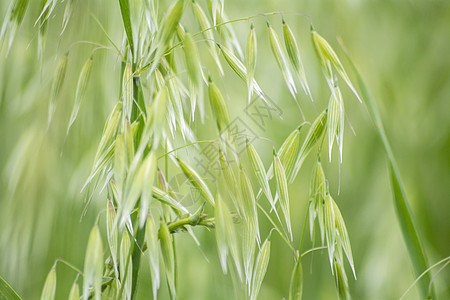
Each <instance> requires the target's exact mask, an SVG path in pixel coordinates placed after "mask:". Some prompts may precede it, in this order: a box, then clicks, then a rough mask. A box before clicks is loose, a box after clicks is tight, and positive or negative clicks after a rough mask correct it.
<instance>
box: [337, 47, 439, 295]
mask: <svg viewBox="0 0 450 300" xmlns="http://www.w3.org/2000/svg"><path fill="white" fill-rule="evenodd" d="M340 43H341V46H342V48H343V50H344V52H345V54H346V56H347V58H348V60H349V62H350V64H351V66H352V68H353V72H354V74H355V75H356V78H357V81H358V86H359V89H360V90H361V93H362V98H363V99H364V101H365V103H366V105H367V109H368V111H369V114H370V116H371V118H372V121H373V122H374V123H375V127H376V129H377V131H378V134H379V136H380V139H381V142H382V143H383V147H384V150H385V151H386V155H387V157H388V162H389V169H390V174H391V184H392V190H393V196H394V197H393V200H394V206H395V210H396V213H397V219H398V221H399V223H400V227H401V230H402V234H403V238H404V240H405V243H406V246H407V249H408V252H409V256H410V259H411V262H412V264H413V267H414V271H415V273H416V276H420V275H421V274H422V272H423V271H424V270H426V269H427V265H428V264H427V261H426V258H425V251H424V250H423V247H422V245H421V243H420V239H419V234H418V232H417V230H416V226H415V225H414V220H413V216H412V212H411V208H410V207H409V203H408V199H407V196H406V191H405V188H404V185H403V183H402V180H401V178H400V171H399V170H398V167H397V162H396V160H395V157H394V153H393V152H392V148H391V145H390V143H389V140H388V138H387V135H386V131H385V130H384V126H383V123H382V121H381V117H380V114H379V113H378V109H377V107H376V104H375V101H374V100H373V98H372V97H371V94H370V92H369V89H368V87H367V86H366V84H365V82H364V80H363V78H362V76H361V74H360V73H359V71H358V69H357V67H356V65H355V64H354V63H353V61H352V60H351V58H350V55H349V54H348V51H346V48H345V46H344V45H343V43H342V41H340ZM430 281H431V278H430V275H429V274H426V275H424V279H423V280H422V281H421V282H420V285H419V286H420V291H421V294H422V298H423V299H425V298H427V297H428V286H429V285H430ZM431 298H432V299H436V296H435V292H434V288H432V289H431Z"/></svg>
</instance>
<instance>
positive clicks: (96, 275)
mask: <svg viewBox="0 0 450 300" xmlns="http://www.w3.org/2000/svg"><path fill="white" fill-rule="evenodd" d="M102 276H103V245H102V237H101V236H100V229H99V228H98V226H97V225H95V226H94V227H93V228H92V230H91V234H90V235H89V241H88V244H87V247H86V255H85V259H84V281H83V299H88V298H89V294H90V289H91V287H93V291H94V296H95V300H100V299H101V293H102V291H101V285H102Z"/></svg>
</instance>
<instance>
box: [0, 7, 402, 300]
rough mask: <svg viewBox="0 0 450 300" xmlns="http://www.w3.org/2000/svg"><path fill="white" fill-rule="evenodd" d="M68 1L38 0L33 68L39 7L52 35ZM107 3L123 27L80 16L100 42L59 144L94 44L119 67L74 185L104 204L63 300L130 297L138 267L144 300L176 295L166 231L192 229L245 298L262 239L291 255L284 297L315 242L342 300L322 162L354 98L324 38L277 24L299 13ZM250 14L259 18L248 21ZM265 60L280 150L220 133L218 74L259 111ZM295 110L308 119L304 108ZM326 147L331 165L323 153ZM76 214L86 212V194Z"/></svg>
mask: <svg viewBox="0 0 450 300" xmlns="http://www.w3.org/2000/svg"><path fill="white" fill-rule="evenodd" d="M76 2H77V1H74V0H65V1H56V0H44V1H42V6H41V11H40V13H39V16H38V17H37V19H36V20H35V26H36V27H37V33H38V34H37V39H38V45H39V47H38V52H39V53H38V57H39V59H40V60H41V62H42V61H43V59H44V57H45V55H44V53H45V51H46V47H45V45H46V36H47V31H48V26H49V25H51V24H49V22H50V21H51V20H52V17H53V15H55V14H57V13H63V23H62V25H61V29H60V31H61V35H62V36H64V34H66V32H67V29H66V28H69V27H70V26H71V19H70V17H71V14H72V12H71V10H72V9H73V6H74V5H75V4H76ZM27 4H28V1H24V0H15V1H13V3H12V8H11V9H10V10H9V12H8V17H7V18H6V19H5V21H4V25H3V27H2V31H1V36H0V37H1V41H2V42H3V43H6V46H5V47H7V50H8V51H9V49H10V47H11V44H12V42H13V38H14V34H15V32H16V30H17V27H18V26H19V25H20V23H21V21H22V19H23V15H24V13H25V10H26V8H27ZM108 4H111V5H113V2H111V3H108ZM105 5H106V4H105ZM114 5H117V7H118V8H119V9H120V16H121V19H120V20H116V21H117V22H119V21H120V22H121V23H122V24H123V27H122V28H123V41H122V42H121V43H117V42H116V41H113V39H112V38H111V37H110V35H109V33H108V32H107V31H106V30H105V29H104V27H103V26H102V24H101V22H100V21H99V20H98V19H97V18H96V17H95V16H94V15H92V16H91V17H92V18H94V19H95V22H96V23H97V25H98V26H99V28H101V29H102V31H103V34H104V35H105V36H106V38H107V40H108V41H109V43H110V45H108V46H99V47H98V48H95V49H93V50H92V52H91V54H90V55H89V56H87V57H85V58H84V61H85V63H84V65H83V66H82V68H81V72H80V73H79V76H78V81H77V84H76V89H75V90H74V93H73V94H74V98H73V109H72V112H71V114H70V117H69V119H68V120H67V126H66V134H67V139H70V138H71V132H72V130H73V127H74V126H76V123H77V122H79V120H78V119H79V115H80V114H81V113H82V107H83V105H85V104H86V103H84V102H85V101H84V100H85V98H86V93H87V91H88V86H89V84H90V81H91V73H93V72H94V71H95V68H96V64H98V63H100V62H97V55H98V54H97V53H98V50H102V49H107V50H109V51H112V52H113V53H114V54H115V55H116V56H117V66H111V71H113V70H114V68H116V67H117V68H118V69H120V85H119V87H117V89H118V91H119V98H118V99H110V101H113V102H114V103H113V104H114V108H113V109H112V111H111V112H110V114H109V117H108V118H107V120H106V122H105V125H104V129H103V133H102V136H101V138H100V140H99V142H98V147H97V151H96V153H95V158H94V160H93V163H92V169H91V172H90V174H89V176H88V178H87V180H86V182H85V184H84V186H83V187H82V186H80V189H82V190H83V191H86V192H87V193H88V197H87V198H88V199H91V197H90V195H92V194H93V193H95V192H97V191H103V195H105V198H104V204H103V206H104V208H105V209H104V210H103V211H101V212H99V214H98V218H97V221H96V223H95V224H94V225H93V227H92V230H91V233H90V236H89V237H86V240H87V247H86V252H85V259H84V267H83V269H82V270H79V269H77V268H75V267H72V269H73V270H74V271H75V273H76V274H74V276H73V279H74V284H73V286H72V288H71V290H70V291H67V295H68V297H69V299H79V298H82V299H136V297H137V291H138V289H139V288H140V286H139V284H138V281H140V272H141V269H142V268H147V269H148V270H150V274H151V280H149V282H148V285H147V287H150V286H151V290H152V295H153V298H154V299H156V298H158V293H159V292H160V289H161V288H162V286H166V287H167V289H168V293H169V295H170V298H171V299H176V298H177V283H178V282H179V281H181V280H185V279H184V278H183V276H181V275H180V274H179V272H178V268H177V265H178V264H177V260H178V255H177V252H178V253H179V252H180V251H183V249H180V248H179V247H177V235H180V234H188V235H190V236H191V237H192V239H193V240H194V241H195V243H197V244H198V245H199V247H201V246H200V243H199V239H198V238H197V236H196V234H197V233H198V231H199V230H204V229H206V230H208V231H209V233H210V235H211V236H213V238H215V240H216V243H217V253H218V260H219V262H220V266H221V268H222V270H223V272H224V273H230V274H231V276H232V277H233V278H234V280H233V282H234V285H235V288H236V291H237V297H239V298H242V299H257V298H258V295H259V293H260V290H261V286H262V285H264V277H265V274H266V271H267V269H268V267H269V265H270V257H271V244H272V243H273V236H275V235H279V236H280V237H281V241H282V242H283V243H284V244H285V247H286V248H287V249H289V251H290V253H291V254H292V259H291V262H292V263H291V268H290V270H287V272H290V273H291V274H292V276H291V280H290V285H289V290H286V291H285V297H286V299H301V298H302V292H303V288H305V289H307V288H308V287H307V286H304V285H303V257H304V256H305V255H308V254H310V253H312V252H315V251H321V250H324V251H326V252H327V253H328V261H329V265H330V272H331V274H332V275H333V276H334V279H335V283H336V291H337V293H336V298H338V299H350V289H349V278H354V279H356V274H357V268H356V266H355V262H354V260H353V254H352V248H351V243H350V239H351V238H350V235H349V233H348V231H347V228H346V225H345V221H344V218H343V216H342V214H341V211H340V208H339V203H338V202H337V201H336V200H335V199H336V196H337V195H333V194H332V192H331V189H330V187H329V181H328V180H327V174H326V173H325V170H324V168H323V166H322V161H327V163H333V164H342V163H343V161H342V158H343V151H344V147H343V146H344V128H345V127H346V120H345V117H346V114H345V109H344V102H349V103H348V104H347V105H354V104H357V103H358V102H357V101H354V100H359V101H360V102H361V97H360V95H359V93H358V91H357V90H356V88H355V86H354V85H353V83H352V81H351V80H350V76H349V74H348V73H347V72H346V70H345V68H344V66H343V64H342V62H341V60H340V59H339V57H338V55H337V54H336V52H335V51H334V50H333V48H332V47H331V46H330V44H329V43H328V42H327V41H326V39H325V38H324V37H322V36H321V35H320V34H319V33H318V31H317V30H316V28H314V27H313V25H312V24H311V29H310V36H309V37H296V34H295V31H294V30H293V29H292V28H291V27H290V26H289V22H288V21H289V18H304V16H302V15H300V14H294V15H286V16H280V15H279V14H278V13H276V12H271V13H266V14H264V15H255V16H250V17H245V18H240V19H233V20H230V19H228V17H227V16H226V14H225V10H224V1H219V0H209V1H208V3H207V5H203V3H201V2H197V1H188V0H176V1H172V3H170V5H169V6H168V7H167V9H164V10H163V9H162V7H163V6H164V7H165V6H166V3H164V4H163V3H160V1H158V0H145V1H134V0H119V1H117V2H114ZM86 13H88V12H86ZM261 20H262V21H265V23H266V24H265V26H259V25H258V22H259V21H261ZM236 24H241V25H242V24H247V25H248V29H247V31H248V34H246V35H245V36H246V37H247V38H246V39H245V40H240V39H238V35H237V34H236V32H235V27H234V26H235V25H236ZM278 28H282V30H278ZM257 33H258V34H257ZM298 40H301V44H304V43H311V45H312V46H313V47H314V49H315V52H316V56H315V57H308V59H309V60H316V61H317V62H318V63H319V64H320V66H321V69H322V73H323V75H324V76H323V79H324V82H326V84H327V86H328V90H327V92H326V94H327V95H328V98H327V99H318V97H317V96H315V95H314V94H315V91H314V90H313V89H311V88H310V86H309V84H308V81H309V78H308V76H307V75H308V72H307V70H306V69H305V67H304V64H303V61H302V59H303V56H302V55H301V51H302V48H301V47H300V45H301V44H299V43H298ZM73 42H74V43H76V42H77V41H73ZM94 43H95V41H92V44H94ZM266 45H267V46H268V47H270V48H269V49H270V52H271V54H272V57H267V58H265V59H263V58H262V57H260V56H258V49H260V47H264V46H266ZM66 50H67V51H69V50H70V49H66ZM59 60H60V62H59V63H58V66H57V68H56V70H55V72H54V73H55V75H54V79H53V81H52V84H51V93H50V95H49V101H48V117H47V124H48V125H47V126H52V119H53V118H54V113H55V107H57V106H58V97H59V94H60V90H61V87H62V85H63V84H64V82H65V77H66V74H65V73H66V70H67V64H68V60H70V55H68V52H66V53H65V54H64V55H63V56H61V57H60V58H59ZM268 60H270V61H271V63H274V64H275V65H276V67H277V68H278V69H277V70H278V71H277V72H278V73H277V74H276V75H274V76H279V77H280V78H282V79H283V81H284V82H285V87H284V88H285V89H287V91H288V95H290V97H291V98H292V99H291V101H292V102H291V103H292V104H291V105H292V107H295V109H296V110H297V114H298V123H297V124H295V126H293V128H292V131H291V132H288V133H283V134H284V142H283V143H282V144H281V145H280V146H278V145H275V144H274V143H269V142H271V141H270V140H269V139H268V138H267V137H255V136H253V135H251V134H248V133H245V132H244V133H239V132H234V131H230V124H231V123H232V121H233V118H232V113H230V112H231V107H230V101H229V99H228V98H227V97H228V96H227V93H226V92H225V91H226V89H227V86H226V81H224V78H225V74H228V73H232V74H233V76H236V78H238V79H239V80H241V83H242V85H243V87H244V88H245V90H246V92H245V93H244V94H243V95H242V97H241V98H242V99H241V102H242V103H241V104H242V107H245V106H246V105H247V104H249V103H250V102H251V101H261V103H265V104H266V105H272V104H271V103H272V100H271V99H270V98H269V96H268V93H269V92H270V91H267V90H266V89H265V87H264V86H262V85H260V84H259V83H258V77H259V76H258V71H257V69H258V65H259V64H262V63H266V62H267V61H268ZM347 88H349V89H350V91H351V92H353V94H354V95H355V98H356V99H344V97H343V95H342V92H341V89H347ZM344 100H345V101H344ZM352 101H353V102H354V103H352ZM275 102H276V101H275ZM308 106H309V107H314V108H315V109H316V111H317V112H318V113H317V114H316V115H311V116H310V115H305V109H304V108H305V107H308ZM211 124H212V126H211ZM209 127H211V128H209ZM214 127H216V128H214ZM202 128H209V129H210V130H209V131H210V132H213V134H210V137H209V138H208V139H204V138H198V136H199V132H200V131H201V129H202ZM257 140H262V141H269V142H268V143H267V144H265V145H266V146H267V147H265V148H258V147H256V143H255V141H257ZM205 147H210V148H212V149H213V152H214V153H215V156H214V160H213V162H214V164H215V165H216V166H217V169H216V171H217V172H216V173H214V174H211V172H208V173H205V172H204V170H200V169H199V168H198V166H197V165H195V163H194V160H193V159H192V157H194V156H195V155H198V153H199V152H200V151H201V149H203V148H205ZM333 147H334V149H335V151H337V152H338V160H337V161H336V160H335V159H333V161H332V157H333V155H332V153H333ZM264 151H266V152H267V151H269V152H270V153H272V155H271V157H270V159H267V157H264V156H262V155H261V153H262V152H264ZM307 157H310V159H312V160H313V161H315V163H314V167H313V169H312V170H307V169H305V167H304V166H303V164H304V162H305V160H306V159H307ZM331 161H332V162H331ZM300 172H303V173H304V174H310V176H311V182H310V189H309V194H308V193H305V195H303V196H302V195H298V194H292V193H290V187H291V186H292V185H293V184H295V183H296V180H299V179H298V174H299V173H300ZM393 173H394V174H395V173H396V172H395V168H394V171H393ZM180 174H182V176H183V177H184V178H185V180H186V182H187V183H188V184H189V185H190V186H191V187H192V189H194V190H195V191H196V192H197V193H198V197H197V198H196V199H195V201H193V202H192V203H185V202H184V201H183V195H182V194H180V193H179V192H178V191H177V187H176V186H173V182H174V181H173V179H174V178H175V177H176V176H178V175H180ZM305 198H306V199H309V200H305ZM293 202H296V203H301V205H303V206H304V207H305V208H306V211H307V215H306V216H305V219H304V228H301V229H299V228H295V227H293V225H292V219H293V218H296V219H298V218H300V216H299V214H298V212H296V211H294V210H292V209H291V207H292V203H293ZM86 209H93V208H92V207H91V206H90V200H88V201H87V203H86ZM262 223H268V224H270V228H269V229H267V228H266V227H264V226H261V224H262ZM316 223H317V224H316ZM306 227H308V228H306ZM202 228H203V229H202ZM305 232H309V235H310V239H311V244H312V245H315V244H316V243H319V245H318V246H316V247H314V246H313V248H310V249H305V248H303V247H302V246H303V244H304V239H306V236H305ZM214 236H215V237H214ZM58 262H59V263H61V262H62V261H57V262H55V264H54V266H53V267H52V269H51V270H50V272H49V274H48V277H47V280H46V282H45V285H44V287H43V289H42V296H41V299H55V290H56V287H57V285H58V274H57V269H56V267H57V263H58ZM144 262H145V264H147V265H146V266H143V263H144ZM63 263H65V264H68V265H69V266H70V263H67V262H63ZM313 272H314V271H313ZM198 276H203V274H198ZM204 276H207V275H206V274H205V275H204ZM350 280H351V279H350ZM164 282H166V283H167V284H165V285H164V284H163V283H164ZM2 284H3V285H4V286H7V284H6V283H3V281H2ZM140 284H141V285H142V283H140ZM142 288H144V287H142ZM2 289H5V290H6V289H7V287H6V288H4V287H2ZM14 297H15V296H11V297H10V298H7V299H15V298H14Z"/></svg>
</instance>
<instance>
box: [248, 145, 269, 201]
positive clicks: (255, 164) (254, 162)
mask: <svg viewBox="0 0 450 300" xmlns="http://www.w3.org/2000/svg"><path fill="white" fill-rule="evenodd" d="M246 148H247V155H248V158H249V160H250V165H251V167H252V170H253V173H254V174H255V176H256V179H258V183H259V184H260V186H261V188H262V190H263V192H264V195H266V197H267V200H269V203H270V205H271V206H272V209H274V210H276V208H275V202H274V200H273V197H272V192H271V191H270V186H269V180H268V179H267V174H266V170H265V168H264V164H263V162H262V160H261V158H260V157H259V154H258V152H256V149H255V147H253V145H252V144H250V142H249V141H248V139H247V141H246Z"/></svg>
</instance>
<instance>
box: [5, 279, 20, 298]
mask: <svg viewBox="0 0 450 300" xmlns="http://www.w3.org/2000/svg"><path fill="white" fill-rule="evenodd" d="M3 298H4V299H6V300H22V298H20V297H19V295H17V293H16V292H15V291H14V290H13V288H12V287H11V286H10V285H9V284H8V283H7V282H6V281H5V280H4V279H3V278H2V277H1V276H0V299H3Z"/></svg>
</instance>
